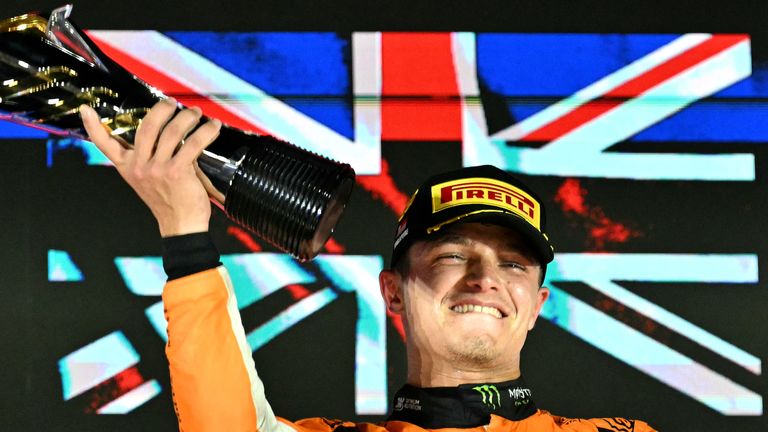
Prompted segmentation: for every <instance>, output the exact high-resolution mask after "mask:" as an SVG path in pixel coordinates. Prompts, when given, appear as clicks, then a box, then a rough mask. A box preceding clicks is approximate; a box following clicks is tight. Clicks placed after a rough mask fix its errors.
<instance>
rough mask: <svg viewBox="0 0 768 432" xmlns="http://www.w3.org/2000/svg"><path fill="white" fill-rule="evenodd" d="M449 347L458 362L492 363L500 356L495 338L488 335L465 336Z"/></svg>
mask: <svg viewBox="0 0 768 432" xmlns="http://www.w3.org/2000/svg"><path fill="white" fill-rule="evenodd" d="M448 349H449V351H450V353H451V355H452V356H453V358H454V360H455V361H456V362H459V363H466V364H473V365H484V364H488V363H492V362H493V361H494V360H496V359H497V358H498V356H499V351H498V347H497V346H496V343H495V340H493V339H492V338H490V337H488V335H481V336H478V335H474V336H467V337H464V338H462V339H461V340H459V341H455V343H453V344H451V346H450V347H448Z"/></svg>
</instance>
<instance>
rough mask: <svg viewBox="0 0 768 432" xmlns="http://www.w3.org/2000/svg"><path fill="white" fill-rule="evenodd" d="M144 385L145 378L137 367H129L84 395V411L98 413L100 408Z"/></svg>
mask: <svg viewBox="0 0 768 432" xmlns="http://www.w3.org/2000/svg"><path fill="white" fill-rule="evenodd" d="M143 383H144V378H143V377H142V376H141V372H139V369H138V368H137V367H136V366H133V367H129V368H128V369H125V370H123V371H122V372H120V373H118V374H116V375H115V376H113V377H111V378H109V379H107V380H105V381H103V382H101V383H99V384H98V385H96V386H95V387H93V388H91V389H90V390H89V391H88V392H87V393H85V394H84V396H83V398H84V399H85V400H86V401H87V402H86V406H85V408H84V411H85V412H86V413H87V414H94V413H96V412H97V411H98V410H99V408H101V407H103V406H104V405H106V404H108V403H110V402H112V401H114V400H115V399H117V398H119V397H120V396H122V395H124V394H126V393H128V392H129V391H131V390H133V389H135V388H136V387H138V386H140V385H142V384H143Z"/></svg>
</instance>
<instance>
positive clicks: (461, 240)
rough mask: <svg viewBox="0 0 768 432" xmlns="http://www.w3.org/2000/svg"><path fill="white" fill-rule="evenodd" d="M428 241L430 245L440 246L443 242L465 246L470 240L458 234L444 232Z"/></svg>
mask: <svg viewBox="0 0 768 432" xmlns="http://www.w3.org/2000/svg"><path fill="white" fill-rule="evenodd" d="M428 243H430V244H431V245H432V246H440V245H443V244H457V245H461V246H467V245H469V244H470V243H472V241H471V240H469V239H468V238H466V237H464V236H461V235H458V234H445V235H441V236H438V237H437V238H436V239H434V240H431V239H430V240H429V241H428Z"/></svg>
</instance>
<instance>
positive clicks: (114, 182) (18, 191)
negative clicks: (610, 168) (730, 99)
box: [0, 0, 768, 431]
mask: <svg viewBox="0 0 768 432" xmlns="http://www.w3.org/2000/svg"><path fill="white" fill-rule="evenodd" d="M57 5H59V3H58V2H31V1H24V2H19V1H10V2H9V1H7V0H6V1H4V2H3V3H2V4H0V16H2V17H9V16H13V15H17V14H19V13H20V12H23V11H27V10H32V9H41V10H44V9H49V8H51V7H52V6H57ZM75 6H76V7H75V12H74V17H75V19H76V21H77V22H78V24H79V25H80V26H81V27H83V28H87V29H157V30H215V31H266V30H277V31H280V30H285V31H287V30H292V31H310V30H322V31H340V32H343V31H346V32H349V31H362V30H382V31H385V30H407V31H417V30H430V31H459V30H461V31H483V32H487V31H491V32H555V33H561V32H585V33H684V32H689V31H696V32H738V33H749V34H750V36H751V37H752V44H753V52H764V49H765V42H766V40H768V38H766V36H768V30H767V29H766V28H765V24H764V23H765V21H766V20H765V18H767V17H768V13H766V10H765V6H764V5H759V4H755V6H754V7H753V6H752V5H750V4H748V3H739V4H731V3H728V4H714V3H713V4H711V5H706V4H704V3H701V2H698V3H691V4H681V3H675V4H663V5H662V4H660V3H659V4H653V3H647V2H642V3H640V2H636V3H625V2H608V1H601V2H552V1H549V2H514V1H495V2H471V3H470V2H458V1H444V2H440V3H436V2H392V1H380V2H354V1H335V2H310V1H283V2H275V1H270V2H247V1H226V2H203V1H191V2H187V3H184V4H182V3H179V2H162V1H131V2H94V1H89V2H77V3H76V4H75ZM762 58H763V59H765V57H762ZM758 61H760V58H759V57H758V58H756V59H755V62H758ZM763 61H764V60H763ZM440 148H441V155H440V158H439V159H437V160H436V159H435V156H434V151H433V147H432V146H431V143H409V144H408V145H403V143H398V142H383V143H382V156H383V158H384V159H385V160H387V161H389V163H390V167H391V174H392V178H393V179H394V180H395V183H396V185H397V186H398V188H399V189H400V190H403V191H408V192H409V191H412V190H413V189H414V188H415V187H416V186H417V185H418V182H419V181H420V179H421V178H423V177H424V176H426V175H428V174H430V173H432V172H439V171H443V170H445V169H449V168H455V167H459V166H460V165H461V148H460V144H459V143H449V144H445V143H442V144H441V147H440ZM673 150H674V148H673ZM718 150H720V148H719V147H718V145H709V146H708V147H706V148H705V149H704V150H702V151H707V152H717V151H718ZM722 150H725V147H723V148H722ZM740 150H743V151H745V152H750V153H753V154H755V157H756V173H757V174H756V176H757V178H756V181H754V182H732V183H728V182H724V183H717V182H653V181H643V182H634V181H629V180H603V179H583V184H584V186H585V187H586V188H587V189H589V191H590V201H592V202H599V203H600V204H601V205H602V208H603V209H604V211H605V212H606V214H610V215H611V216H612V217H613V218H614V219H616V220H620V221H630V222H629V223H630V224H631V226H632V227H634V228H636V229H638V230H639V231H642V232H643V233H644V235H643V236H640V237H638V238H635V239H632V240H631V241H629V242H626V243H622V244H617V245H608V250H615V251H617V252H663V253H752V254H757V255H758V257H760V258H762V257H764V256H765V255H766V253H768V248H766V246H765V243H764V241H763V239H765V238H766V235H765V228H764V227H765V221H766V220H768V206H767V205H766V204H767V203H766V193H765V191H766V190H767V186H768V185H767V184H766V183H767V182H768V180H767V179H766V176H765V174H764V173H765V172H766V164H768V153H766V150H763V149H762V148H761V146H760V145H754V144H752V145H746V144H745V145H744V148H743V149H740ZM728 151H733V146H730V147H728ZM45 158H46V149H45V140H42V139H40V140H15V141H14V140H5V141H2V142H0V161H2V170H0V185H2V192H0V194H2V195H1V196H2V198H3V200H2V202H3V205H2V207H1V208H0V222H2V223H3V227H4V229H3V231H2V234H0V244H2V245H3V248H2V249H0V262H2V273H0V274H2V277H0V289H2V292H3V297H2V301H0V317H1V318H0V328H2V333H1V334H2V339H0V346H1V347H2V348H1V350H2V351H1V352H2V354H3V355H2V357H3V359H4V360H3V367H2V373H1V374H0V379H1V380H2V381H0V386H2V396H1V397H2V402H1V403H0V429H2V430H9V431H27V430H30V431H38V430H39V431H69V430H73V431H74V430H78V431H90V430H92V431H112V430H114V431H128V430H131V431H133V430H175V428H176V421H175V417H174V414H173V408H172V404H171V400H170V393H169V391H168V389H169V383H168V376H167V366H166V364H165V359H164V353H163V345H162V342H161V341H160V340H159V338H158V337H157V335H156V334H155V332H154V330H153V329H152V328H151V327H150V325H149V323H148V321H147V320H146V318H145V317H144V313H143V311H144V309H145V308H146V307H147V306H149V305H150V304H151V303H153V302H154V301H155V299H154V298H153V299H145V298H139V297H136V296H135V295H133V294H131V293H130V292H129V291H128V290H127V289H125V286H124V282H123V280H122V279H121V278H120V276H119V274H118V272H117V270H116V268H115V266H114V263H113V257H115V256H142V255H157V254H158V253H159V250H160V243H159V239H158V237H157V235H156V226H155V222H154V220H153V219H152V218H151V215H150V213H149V212H148V211H147V210H146V209H145V208H144V207H143V205H142V204H141V203H140V202H139V201H138V199H136V198H135V195H134V194H133V192H132V191H131V190H130V189H129V188H128V187H127V186H126V185H124V184H123V183H122V181H121V180H120V179H119V177H118V176H117V174H116V172H115V171H114V170H113V169H111V168H108V167H87V169H86V167H85V165H84V163H83V161H82V160H81V159H78V157H77V155H73V156H72V157H70V158H68V157H67V156H66V155H64V156H61V157H60V159H59V160H57V161H56V164H54V166H53V167H52V168H46V166H45ZM427 158H429V160H430V161H433V162H432V163H431V164H430V165H429V166H428V167H426V168H425V167H424V164H423V163H422V161H424V160H427ZM84 172H85V173H86V174H83V173H84ZM528 181H529V182H530V183H531V185H532V186H533V188H534V189H536V190H537V191H539V193H540V195H542V196H543V197H544V199H545V200H546V201H548V206H549V208H550V209H551V213H550V222H549V225H550V227H551V228H550V236H551V237H552V238H554V239H557V240H556V244H557V246H558V251H559V252H584V251H588V250H590V247H591V245H590V243H589V239H588V238H587V236H586V234H585V233H584V227H583V225H580V224H579V223H578V222H574V220H573V219H571V218H570V217H569V215H567V214H565V213H564V212H562V211H559V210H558V209H557V207H556V206H554V205H553V203H552V200H553V197H554V196H555V194H556V192H557V190H558V188H559V187H560V186H561V185H562V182H563V179H562V178H557V177H531V178H528ZM627 197H639V199H629V198H627ZM723 200H727V201H728V203H729V204H728V205H727V207H724V206H721V205H719V204H718V203H719V202H722V201H723ZM650 201H653V202H664V203H667V205H666V206H665V208H664V209H663V211H661V210H660V209H658V208H653V207H649V206H646V205H643V203H644V202H646V203H647V202H650ZM352 203H353V204H351V205H350V207H349V210H348V212H347V214H346V215H345V216H344V218H343V220H342V222H341V224H340V226H339V227H338V229H337V233H338V234H337V238H338V240H339V242H340V243H342V244H345V245H346V246H347V253H352V254H379V255H383V256H385V257H386V256H388V250H389V247H390V245H391V235H390V233H391V227H394V224H395V221H396V216H395V215H394V214H393V213H392V212H391V211H390V210H389V209H387V208H385V206H384V205H383V204H382V203H381V202H380V201H378V200H376V199H374V198H372V197H371V196H370V194H368V193H367V192H366V191H365V190H362V189H361V188H357V189H356V190H355V192H354V194H353V198H352ZM230 225H231V223H230V222H229V221H227V220H226V218H224V217H223V215H222V214H221V213H218V212H215V215H214V220H213V222H212V233H213V235H214V238H215V239H216V242H217V245H218V246H219V248H220V249H221V251H222V252H223V253H238V252H247V250H246V249H245V248H244V246H243V245H242V244H241V243H239V242H237V241H235V240H234V239H233V237H232V236H231V235H228V234H227V228H228V227H229V226H230ZM370 227H384V228H382V229H374V230H371V229H370ZM265 248H267V250H268V247H266V246H265ZM48 249H62V250H66V251H69V252H70V253H71V255H72V258H73V260H74V261H75V262H76V263H77V264H78V265H79V266H80V269H81V270H82V272H83V273H84V274H85V275H87V279H86V280H85V281H84V282H80V283H63V284H52V283H50V282H48V280H47V277H46V268H47V257H46V252H47V251H48ZM766 270H768V269H766V267H765V264H764V260H762V259H761V260H760V274H761V275H762V274H765V271H766ZM649 271H652V269H649ZM563 288H564V290H566V291H568V292H570V293H572V294H573V295H575V296H577V297H580V298H589V296H590V292H589V289H588V287H585V286H579V285H578V284H572V285H569V286H564V287H563ZM628 288H630V289H633V290H634V291H635V292H638V293H639V292H641V290H642V295H643V296H644V297H646V298H648V299H650V300H652V301H654V302H655V303H657V304H659V305H661V306H662V307H665V308H667V309H669V310H671V311H673V312H675V313H678V314H680V315H682V316H684V317H685V318H687V319H689V320H691V321H692V322H695V323H696V324H698V325H700V326H701V327H703V328H705V329H707V330H709V331H711V332H712V333H714V334H716V335H718V336H720V337H722V338H723V339H725V340H728V341H730V342H732V343H734V344H735V345H737V346H739V347H741V348H743V349H745V350H746V351H748V352H750V353H753V354H755V355H757V356H758V357H761V359H762V360H763V361H765V359H766V357H768V343H767V342H766V340H767V339H768V338H766V336H765V329H766V325H765V317H764V313H763V310H764V305H765V304H767V301H768V296H767V295H766V292H765V291H766V290H765V288H766V287H765V282H764V278H763V277H761V278H760V281H759V283H758V284H755V285H745V286H739V287H738V289H736V288H733V287H728V286H718V285H703V284H699V285H697V284H682V286H674V287H673V286H669V285H665V284H647V286H628ZM354 305H355V300H354V297H353V296H352V295H349V296H348V297H342V298H341V299H340V300H339V301H336V302H333V303H331V304H330V305H329V306H327V307H326V308H324V309H322V310H321V311H319V312H317V313H315V314H313V315H311V316H310V317H309V318H307V319H306V320H304V321H303V322H302V324H301V325H299V326H297V327H294V328H293V329H291V330H289V331H287V332H286V333H284V334H282V335H280V337H278V338H276V339H275V340H274V341H272V342H270V343H269V344H268V345H267V346H265V347H264V348H263V349H261V350H259V351H257V353H256V354H255V356H254V357H255V359H256V364H257V366H258V368H259V373H260V376H261V378H262V379H263V380H264V382H265V385H266V388H267V394H268V397H269V399H270V401H271V403H272V406H273V408H274V410H275V412H276V413H277V414H278V415H280V416H283V417H286V418H289V419H298V418H303V417H308V416H325V417H331V418H334V417H335V418H345V419H347V418H349V419H362V420H378V418H374V417H357V416H355V414H354V399H353V386H354V383H353V380H352V376H353V370H354V343H353V341H354V332H355V329H354V319H351V318H349V319H347V318H348V316H349V314H350V311H354V310H355V306H354ZM116 328H119V329H122V330H123V332H124V333H125V334H126V336H127V337H128V338H129V339H130V340H131V342H132V343H133V344H134V346H135V347H136V349H137V350H138V351H139V352H140V353H141V356H142V362H141V366H140V369H141V371H142V373H143V375H144V376H145V377H150V378H155V379H158V380H159V381H160V383H161V385H162V386H163V392H162V393H161V394H160V395H159V396H158V397H155V398H153V399H152V400H150V401H149V402H148V403H146V404H145V405H142V406H141V407H139V408H138V409H136V410H135V411H133V412H132V413H130V414H128V415H126V416H97V415H86V414H84V413H83V405H82V401H78V400H72V401H67V402H65V401H63V400H62V398H61V377H60V375H59V372H58V370H57V365H56V362H57V361H58V359H59V358H61V357H62V356H64V355H66V354H67V353H69V352H71V351H73V350H74V349H76V348H78V347H81V346H83V345H85V344H87V343H89V342H91V341H93V340H95V339H97V338H99V337H101V336H103V335H104V334H107V333H109V332H111V331H113V330H114V329H116ZM388 342H389V343H388V347H389V362H388V367H389V369H390V377H389V384H390V388H389V395H390V396H391V395H392V394H393V392H394V390H395V389H396V388H398V387H399V385H400V383H401V382H402V381H403V379H404V376H405V370H404V368H405V362H404V349H403V346H402V342H401V340H400V338H399V336H398V335H397V334H396V332H395V331H394V329H393V328H390V329H389V340H388ZM690 349H691V350H694V351H693V352H694V354H695V353H696V352H697V351H695V348H690ZM695 358H696V359H697V360H701V359H700V358H699V357H695ZM702 362H703V363H704V364H706V365H708V366H709V367H712V368H713V369H715V370H717V371H720V372H722V373H723V374H725V375H726V376H728V377H729V378H731V379H733V380H734V381H736V382H737V383H739V384H741V385H743V386H745V387H747V388H749V389H751V390H753V391H755V392H757V393H759V394H761V395H762V396H763V398H764V400H765V398H766V397H768V386H766V380H765V378H764V376H763V375H761V376H754V375H751V374H749V373H747V372H745V371H743V370H741V369H739V368H737V367H735V366H733V365H732V364H731V363H728V362H726V361H722V360H721V359H717V358H707V357H705V358H704V360H702ZM523 370H524V373H525V376H526V380H527V381H528V383H529V384H531V385H532V387H533V389H534V392H535V393H534V396H535V398H536V401H537V403H538V405H539V406H540V407H541V408H544V409H547V410H549V411H552V412H553V413H555V414H558V415H563V416H568V417H603V416H622V417H629V418H640V419H645V420H647V421H648V422H649V423H651V424H652V425H654V426H655V427H656V428H657V429H660V430H664V431H687V430H690V431H710V430H711V431H719V430H732V431H764V430H766V428H767V427H768V426H766V425H767V424H768V421H766V417H765V416H762V417H727V416H723V415H721V414H719V413H717V412H714V411H712V410H710V409H708V408H706V407H704V406H703V405H701V404H699V403H698V402H696V401H694V400H693V399H691V398H689V397H687V396H685V395H683V394H681V393H679V392H677V391H675V390H673V389H671V388H669V387H667V386H666V385H664V384H662V383H660V382H658V381H656V380H655V379H653V378H651V377H649V376H647V375H645V374H643V373H641V372H639V371H637V370H635V369H633V368H631V367H629V366H627V365H626V364H624V363H621V362H619V361H617V360H616V359H614V358H613V357H611V356H609V355H607V354H605V353H603V352H602V351H600V350H598V349H596V348H594V347H592V346H591V345H589V344H587V343H585V342H583V341H581V340H579V339H577V338H575V337H573V336H572V335H570V334H568V333H567V332H565V331H563V330H561V329H560V328H558V327H556V326H554V325H552V324H551V323H549V322H546V321H543V322H540V324H539V325H538V326H537V327H536V329H535V330H534V332H533V334H532V335H531V337H530V338H529V340H528V343H527V345H526V350H525V351H524V355H523Z"/></svg>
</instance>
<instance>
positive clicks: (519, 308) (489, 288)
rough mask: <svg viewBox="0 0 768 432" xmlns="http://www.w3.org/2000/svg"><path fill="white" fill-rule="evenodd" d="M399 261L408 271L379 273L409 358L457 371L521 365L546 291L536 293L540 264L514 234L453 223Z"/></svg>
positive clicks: (489, 226)
mask: <svg viewBox="0 0 768 432" xmlns="http://www.w3.org/2000/svg"><path fill="white" fill-rule="evenodd" d="M403 259H409V260H410V262H409V266H408V269H409V270H408V273H407V274H405V275H398V274H395V273H391V274H390V275H389V276H385V275H383V276H382V292H383V294H384V296H385V301H386V302H387V306H388V307H389V308H390V310H392V311H393V312H396V313H400V314H401V315H402V317H403V320H404V324H405V326H406V332H407V338H408V340H407V344H408V350H409V355H412V354H416V355H418V356H419V358H420V359H421V360H420V361H421V362H422V364H423V363H424V361H428V362H429V363H434V362H437V361H447V362H449V364H451V365H455V366H457V367H463V366H466V367H476V366H479V367H493V366H495V365H505V364H509V362H513V363H514V364H518V362H519V355H520V350H521V348H522V346H523V343H524V342H525V337H526V334H527V333H528V331H529V330H530V329H531V328H533V325H534V323H535V321H536V318H537V317H538V314H539V311H540V310H541V307H542V305H543V304H544V301H545V300H546V298H547V296H548V295H549V291H548V290H547V289H546V288H539V277H540V272H541V268H540V266H539V263H538V262H537V261H536V260H535V259H534V258H533V257H532V256H531V254H530V252H529V249H528V248H527V247H526V246H525V245H524V243H523V240H522V238H521V237H520V235H519V234H517V232H516V231H514V230H512V229H509V228H506V227H501V226H498V225H488V224H480V223H466V224H458V225H455V226H453V227H450V228H449V229H448V230H447V231H446V232H445V233H444V234H443V235H441V236H439V237H438V238H437V239H435V240H429V241H423V242H417V243H415V244H414V245H413V246H411V248H410V249H409V251H408V253H407V255H406V256H405V257H403ZM388 278H389V279H388ZM388 283H389V285H390V287H391V288H396V291H399V293H397V295H394V296H393V295H391V294H392V293H391V292H390V293H388V288H387V287H386V286H385V285H387V284H388ZM398 296H399V297H398ZM414 350H415V353H411V351H414Z"/></svg>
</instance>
